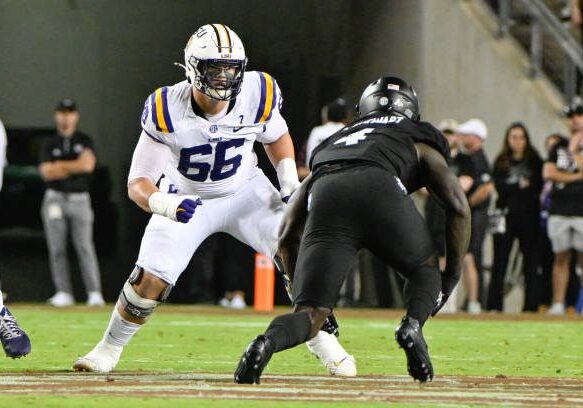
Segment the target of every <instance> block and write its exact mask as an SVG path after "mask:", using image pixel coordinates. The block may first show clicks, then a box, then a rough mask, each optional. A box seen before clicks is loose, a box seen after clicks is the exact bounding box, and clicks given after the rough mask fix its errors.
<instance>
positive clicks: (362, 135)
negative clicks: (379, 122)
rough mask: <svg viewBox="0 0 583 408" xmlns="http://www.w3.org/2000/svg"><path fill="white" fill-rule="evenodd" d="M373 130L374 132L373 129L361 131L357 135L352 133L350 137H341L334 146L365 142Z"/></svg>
mask: <svg viewBox="0 0 583 408" xmlns="http://www.w3.org/2000/svg"><path fill="white" fill-rule="evenodd" d="M371 130H372V129H371V128H366V129H362V130H359V131H358V132H356V133H352V134H350V135H348V136H344V137H341V138H340V139H338V140H337V141H335V142H334V144H342V143H344V145H345V146H352V145H355V144H357V143H359V142H361V141H363V140H364V139H366V135H368V134H369V133H370V131H371Z"/></svg>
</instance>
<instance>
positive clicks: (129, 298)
mask: <svg viewBox="0 0 583 408" xmlns="http://www.w3.org/2000/svg"><path fill="white" fill-rule="evenodd" d="M118 301H119V303H120V304H121V306H122V307H123V310H124V311H125V312H126V313H127V314H129V315H130V316H134V317H137V318H139V319H147V318H148V316H150V315H151V314H152V313H153V312H154V310H155V309H156V307H158V305H159V304H160V302H159V301H157V300H152V299H146V298H143V297H141V296H140V295H138V293H137V292H136V291H135V290H134V288H133V287H132V284H131V283H130V281H129V280H128V281H126V283H125V284H124V285H123V288H122V290H121V293H120V294H119V298H118Z"/></svg>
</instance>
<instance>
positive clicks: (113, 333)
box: [103, 307, 142, 347]
mask: <svg viewBox="0 0 583 408" xmlns="http://www.w3.org/2000/svg"><path fill="white" fill-rule="evenodd" d="M140 327H142V325H141V324H137V323H132V322H128V321H127V320H125V319H124V318H123V317H121V315H120V314H119V312H118V311H117V307H114V308H113V313H112V314H111V320H110V321H109V326H107V330H106V331H105V335H104V336H103V340H104V341H105V342H106V343H108V344H111V345H114V346H118V347H120V346H121V347H123V346H125V345H126V344H128V343H129V342H130V340H131V339H132V337H133V336H134V334H136V332H137V331H138V330H139V329H140Z"/></svg>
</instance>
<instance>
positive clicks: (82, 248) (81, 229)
mask: <svg viewBox="0 0 583 408" xmlns="http://www.w3.org/2000/svg"><path fill="white" fill-rule="evenodd" d="M78 122H79V113H78V112H77V107H76V105H75V102H74V101H72V100H71V99H63V100H62V101H60V102H58V104H57V106H56V109H55V123H56V125H57V132H56V133H55V135H54V136H52V137H50V138H49V139H47V140H46V141H45V143H44V144H43V146H42V148H41V150H40V157H39V163H40V164H39V171H40V174H41V176H42V178H43V180H44V181H45V185H46V191H45V196H44V198H43V203H42V209H41V216H42V219H43V224H44V228H45V234H46V237H47V245H48V249H49V259H50V268H51V275H52V278H53V283H54V285H55V288H56V290H57V292H56V293H55V295H54V296H53V297H51V298H50V299H49V300H48V302H49V303H50V304H52V305H53V306H57V307H62V306H70V305H72V304H73V303H74V302H75V299H74V298H73V288H72V286H71V277H70V274H69V262H68V257H67V230H68V229H70V231H71V238H72V241H73V245H74V247H75V250H76V252H77V258H78V260H79V263H80V266H81V275H82V277H83V282H84V284H85V289H86V290H87V304H88V305H89V306H103V305H104V304H105V302H104V301H103V296H102V295H101V282H100V276H99V275H100V274H99V266H98V263H97V256H96V254H95V247H94V245H93V210H92V209H91V198H90V197H89V178H90V175H91V173H93V170H94V168H95V154H94V152H93V142H92V140H91V138H90V137H89V136H87V135H85V134H84V133H81V132H79V131H77V123H78Z"/></svg>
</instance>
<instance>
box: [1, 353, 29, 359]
mask: <svg viewBox="0 0 583 408" xmlns="http://www.w3.org/2000/svg"><path fill="white" fill-rule="evenodd" d="M29 353H30V351H29V352H28V353H24V354H19V355H10V354H8V353H6V352H5V353H4V354H6V357H8V358H11V359H13V360H16V359H17V358H22V357H26V356H28V354H29Z"/></svg>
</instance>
